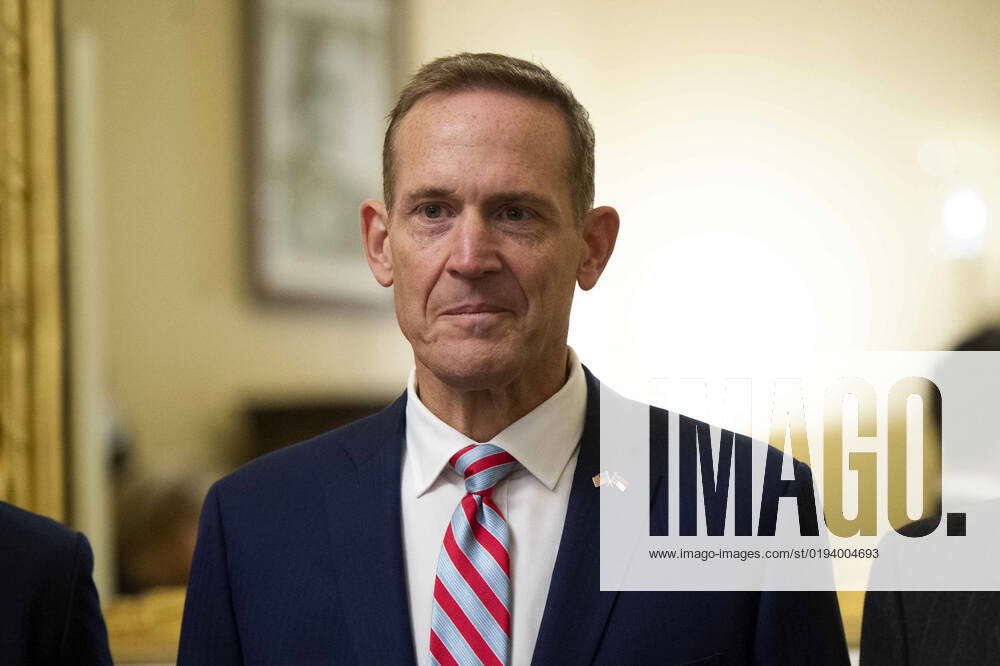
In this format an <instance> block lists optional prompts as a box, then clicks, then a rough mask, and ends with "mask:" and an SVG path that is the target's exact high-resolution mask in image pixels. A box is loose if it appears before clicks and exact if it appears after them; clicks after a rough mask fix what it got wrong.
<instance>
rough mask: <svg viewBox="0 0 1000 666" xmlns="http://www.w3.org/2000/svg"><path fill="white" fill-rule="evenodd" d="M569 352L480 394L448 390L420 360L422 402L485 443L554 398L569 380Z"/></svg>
mask: <svg viewBox="0 0 1000 666" xmlns="http://www.w3.org/2000/svg"><path fill="white" fill-rule="evenodd" d="M568 359H569V349H568V348H564V349H563V353H562V354H555V355H553V359H552V361H551V362H546V363H543V364H539V365H538V366H536V367H533V368H531V371H530V372H526V373H523V374H522V375H519V376H518V377H516V378H514V379H513V380H512V381H510V382H508V383H506V384H502V385H499V386H495V387H489V388H485V389H480V390H473V391H469V390H461V389H457V388H455V387H452V386H449V385H448V384H446V383H444V382H442V381H441V380H440V379H439V378H438V377H436V376H435V375H434V373H433V372H431V371H430V369H429V368H428V367H427V366H425V365H423V364H422V363H421V362H420V360H419V359H418V360H417V361H416V385H417V394H418V395H419V397H420V402H422V403H423V404H424V406H425V407H427V409H428V410H430V412H431V413H432V414H434V416H436V417H438V418H439V419H441V420H442V421H444V422H445V423H447V424H448V425H449V426H451V427H452V428H454V429H455V430H457V431H459V432H460V433H462V434H463V435H465V436H466V437H468V438H469V439H471V440H473V441H475V442H486V441H489V440H490V439H492V438H493V437H495V436H496V435H497V433H499V432H501V431H502V430H503V429H504V428H506V427H507V426H509V425H510V424H512V423H514V422H515V421H517V420H518V419H520V418H521V417H522V416H524V415H525V414H527V413H528V412H530V411H531V410H533V409H534V408H535V407H538V405H540V404H542V403H543V402H545V401H546V400H548V399H549V398H550V397H552V396H553V395H554V394H555V393H556V392H557V391H558V390H559V389H560V388H562V386H563V384H565V383H566V379H567V377H568V376H569V367H568V365H569V363H568Z"/></svg>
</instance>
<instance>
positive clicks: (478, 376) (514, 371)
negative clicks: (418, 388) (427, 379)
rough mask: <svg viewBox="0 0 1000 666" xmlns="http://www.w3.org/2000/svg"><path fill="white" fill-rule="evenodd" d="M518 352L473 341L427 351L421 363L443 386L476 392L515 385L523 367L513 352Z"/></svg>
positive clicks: (502, 345) (509, 345)
mask: <svg viewBox="0 0 1000 666" xmlns="http://www.w3.org/2000/svg"><path fill="white" fill-rule="evenodd" d="M519 348H521V347H520V346H519V345H517V344H512V343H506V344H505V343H500V342H497V341H490V340H483V339H477V338H472V339H467V340H463V341H455V342H453V343H451V344H448V345H440V348H439V349H428V350H427V352H426V353H425V354H422V355H421V359H420V360H421V362H422V363H423V364H424V365H426V366H427V367H428V369H430V371H431V372H433V373H434V375H435V376H436V377H437V378H438V379H440V380H441V381H442V382H444V383H445V384H448V385H449V386H451V387H453V388H456V389H459V390H463V391H476V390H483V389H490V388H495V387H498V386H503V385H505V384H509V383H510V382H512V381H514V379H516V378H517V376H518V375H519V374H520V373H521V372H522V370H523V369H524V365H525V363H524V361H525V359H524V358H523V355H518V354H516V353H515V352H514V350H516V349H519Z"/></svg>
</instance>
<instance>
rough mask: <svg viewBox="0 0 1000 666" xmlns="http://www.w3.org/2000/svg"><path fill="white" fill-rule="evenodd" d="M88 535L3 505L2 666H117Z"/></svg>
mask: <svg viewBox="0 0 1000 666" xmlns="http://www.w3.org/2000/svg"><path fill="white" fill-rule="evenodd" d="M93 568H94V557H93V554H92V553H91V550H90V544H89V543H88V542H87V537H85V536H83V535H82V534H80V533H79V532H73V531H72V530H69V529H67V528H65V527H63V526H62V525H60V524H59V523H57V522H55V521H54V520H50V519H49V518H45V517H44V516H39V515H36V514H33V513H30V512H28V511H25V510H23V509H19V508H17V507H15V506H11V505H10V504H7V503H5V502H0V663H2V664H5V665H10V666H19V665H20V664H24V665H25V666H28V665H36V664H37V665H41V664H53V665H55V664H81V665H83V664H87V665H88V666H89V665H91V664H109V665H110V664H111V655H110V653H109V652H108V632H107V630H106V629H105V627H104V618H103V617H101V605H100V603H99V601H98V598H97V588H96V587H94V580H93V578H92V573H93Z"/></svg>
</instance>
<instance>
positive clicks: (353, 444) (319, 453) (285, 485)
mask: <svg viewBox="0 0 1000 666" xmlns="http://www.w3.org/2000/svg"><path fill="white" fill-rule="evenodd" d="M405 403H406V394H405V393H404V394H403V395H402V396H401V397H400V398H399V399H397V400H396V401H395V402H393V403H392V404H390V405H389V406H387V407H386V408H384V409H382V410H381V411H379V412H378V413H376V414H372V415H371V416H367V417H365V418H363V419H359V420H357V421H354V422H352V423H348V424H347V425H344V426H341V427H339V428H336V429H334V430H330V431H327V432H325V433H322V434H320V435H317V436H316V437H313V438H312V439H308V440H306V441H304V442H299V443H298V444H292V445H291V446H286V447H283V448H281V449H278V450H277V451H272V452H271V453H267V454H265V455H263V456H260V457H259V458H255V459H253V460H251V461H250V462H248V463H247V464H245V465H243V466H242V467H240V468H239V469H237V470H235V471H234V472H232V473H230V474H229V475H227V476H225V477H223V478H222V479H220V480H219V481H217V482H216V484H215V485H216V486H217V487H218V492H220V493H225V494H231V493H242V492H243V491H245V490H252V491H253V493H254V494H257V495H259V494H260V493H262V492H263V493H265V494H266V493H267V492H269V491H274V492H282V493H285V492H289V491H290V490H292V489H294V488H296V487H297V485H296V484H306V486H307V487H308V486H309V485H310V482H311V481H315V480H316V479H317V478H318V475H319V474H321V473H322V471H323V470H324V469H325V468H327V467H328V466H329V465H335V464H345V463H346V464H351V463H350V462H349V461H348V460H345V457H354V458H356V457H358V456H362V457H363V456H365V455H366V454H370V453H373V452H375V451H376V450H377V448H378V447H379V446H381V445H384V443H385V442H386V440H387V438H389V437H391V436H392V435H393V434H394V433H395V431H396V428H398V426H399V423H400V421H399V419H400V418H401V417H402V414H403V410H404V407H405Z"/></svg>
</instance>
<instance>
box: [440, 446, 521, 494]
mask: <svg viewBox="0 0 1000 666" xmlns="http://www.w3.org/2000/svg"><path fill="white" fill-rule="evenodd" d="M448 464H449V465H451V466H452V469H454V470H455V471H456V472H458V473H459V474H461V475H462V476H463V477H465V489H466V491H468V492H470V493H488V492H489V491H490V490H492V489H493V486H495V485H496V484H498V483H500V481H501V480H502V479H503V478H504V477H505V476H507V475H508V474H510V473H511V472H513V471H514V470H516V469H517V468H519V467H520V466H521V463H519V462H517V460H515V459H514V456H512V455H510V454H509V453H507V452H506V451H504V450H503V449H501V448H500V447H499V446H496V445H494V444H470V445H468V446H466V447H465V448H464V449H461V450H460V451H458V453H456V454H455V455H453V456H452V457H451V459H450V460H449V461H448Z"/></svg>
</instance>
